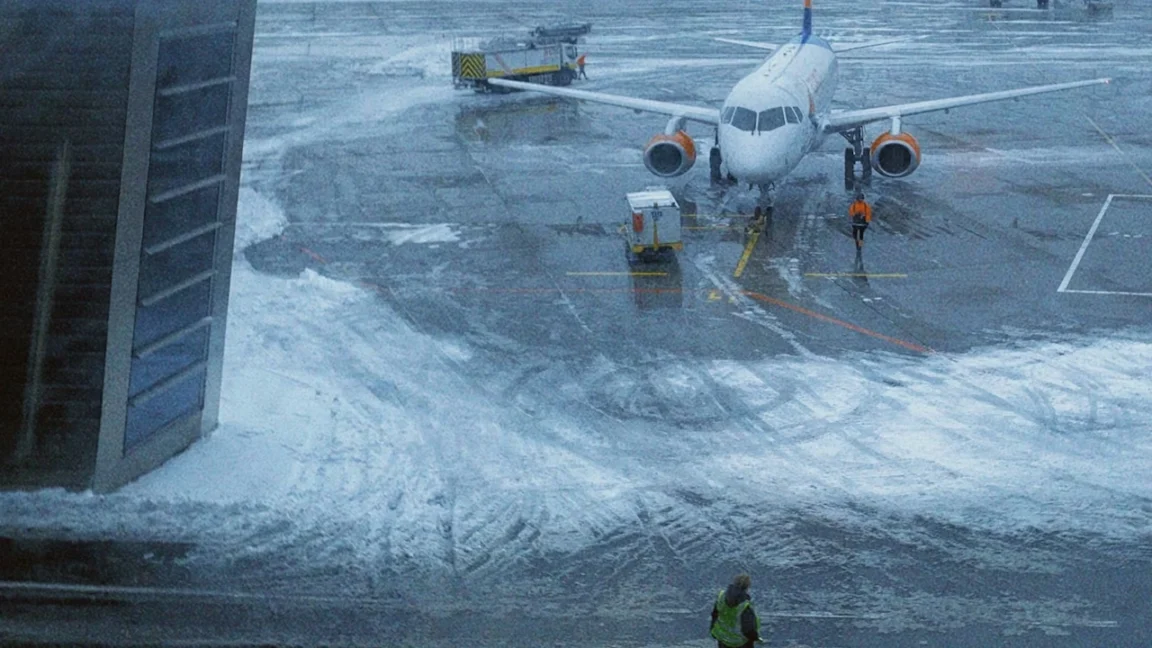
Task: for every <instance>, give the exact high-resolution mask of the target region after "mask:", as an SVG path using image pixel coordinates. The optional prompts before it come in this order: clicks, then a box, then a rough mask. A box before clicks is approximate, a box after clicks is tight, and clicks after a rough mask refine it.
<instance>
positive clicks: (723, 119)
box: [720, 106, 736, 124]
mask: <svg viewBox="0 0 1152 648" xmlns="http://www.w3.org/2000/svg"><path fill="white" fill-rule="evenodd" d="M734 112H736V108H735V107H734V106H728V107H727V108H725V109H724V114H722V115H721V116H720V123H721V124H728V123H730V122H731V121H732V113H734Z"/></svg>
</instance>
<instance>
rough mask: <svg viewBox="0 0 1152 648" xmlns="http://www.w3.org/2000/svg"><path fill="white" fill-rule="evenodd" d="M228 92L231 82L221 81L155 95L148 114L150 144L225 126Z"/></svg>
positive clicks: (229, 95) (230, 89) (230, 92)
mask: <svg viewBox="0 0 1152 648" xmlns="http://www.w3.org/2000/svg"><path fill="white" fill-rule="evenodd" d="M231 94H232V84H231V83H225V84H221V85H214V86H208V87H207V88H201V89H199V90H196V91H193V92H184V93H181V94H176V95H170V96H167V97H166V96H163V95H158V96H157V97H156V109H155V112H154V113H153V117H152V143H153V144H157V143H160V142H164V141H166V140H172V139H177V138H180V137H185V136H187V135H192V134H194V133H200V132H203V131H206V130H208V129H210V128H216V127H219V126H225V125H227V123H228V100H229V98H230V97H231Z"/></svg>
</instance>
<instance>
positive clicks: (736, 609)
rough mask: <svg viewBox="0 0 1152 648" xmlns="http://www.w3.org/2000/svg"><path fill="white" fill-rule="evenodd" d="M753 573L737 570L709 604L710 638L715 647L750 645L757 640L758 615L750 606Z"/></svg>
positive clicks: (746, 647)
mask: <svg viewBox="0 0 1152 648" xmlns="http://www.w3.org/2000/svg"><path fill="white" fill-rule="evenodd" d="M750 587H752V577H750V576H749V575H748V574H740V575H738V576H736V578H733V579H732V584H731V585H729V586H728V587H727V589H722V590H720V593H719V594H718V595H717V596H716V604H715V605H714V606H713V607H712V627H711V634H712V638H714V639H715V640H716V645H717V648H753V646H754V645H755V642H757V641H760V617H758V616H756V611H755V610H753V609H752V596H751V595H750V594H749V593H748V589H749V588H750Z"/></svg>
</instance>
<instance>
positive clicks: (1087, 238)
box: [1056, 194, 1113, 292]
mask: <svg viewBox="0 0 1152 648" xmlns="http://www.w3.org/2000/svg"><path fill="white" fill-rule="evenodd" d="M1112 198H1113V194H1108V200H1105V201H1104V206H1103V207H1101V208H1100V213H1099V214H1097V215H1096V222H1094V223H1092V229H1090V230H1088V236H1085V237H1084V242H1083V243H1081V244H1080V251H1079V252H1077V253H1076V258H1075V259H1073V260H1072V265H1071V266H1069V267H1068V272H1067V273H1066V274H1065V275H1064V281H1061V282H1060V287H1059V288H1057V289H1056V292H1065V291H1066V290H1068V283H1069V282H1071V281H1072V275H1073V274H1075V272H1076V267H1077V266H1079V265H1080V260H1081V259H1083V258H1084V252H1085V251H1087V250H1088V244H1089V243H1091V242H1092V237H1093V236H1096V228H1097V227H1100V219H1102V218H1104V212H1106V211H1108V206H1109V205H1111V204H1112Z"/></svg>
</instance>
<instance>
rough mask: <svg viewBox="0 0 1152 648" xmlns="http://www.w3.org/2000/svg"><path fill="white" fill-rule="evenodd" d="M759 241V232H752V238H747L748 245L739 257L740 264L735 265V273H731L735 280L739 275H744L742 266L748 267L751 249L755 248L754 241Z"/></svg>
mask: <svg viewBox="0 0 1152 648" xmlns="http://www.w3.org/2000/svg"><path fill="white" fill-rule="evenodd" d="M759 240H760V232H752V236H750V237H748V244H747V245H745V246H744V254H742V255H741V256H740V263H737V264H736V271H735V272H733V273H732V276H733V277H736V278H737V279H739V278H740V275H742V274H744V266H746V265H748V259H749V257H751V256H752V248H754V247H756V241H759Z"/></svg>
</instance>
